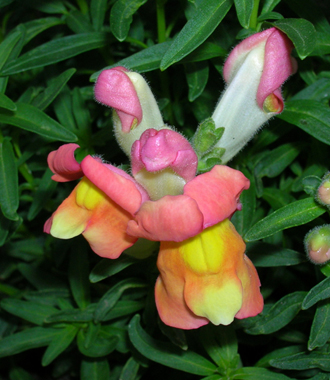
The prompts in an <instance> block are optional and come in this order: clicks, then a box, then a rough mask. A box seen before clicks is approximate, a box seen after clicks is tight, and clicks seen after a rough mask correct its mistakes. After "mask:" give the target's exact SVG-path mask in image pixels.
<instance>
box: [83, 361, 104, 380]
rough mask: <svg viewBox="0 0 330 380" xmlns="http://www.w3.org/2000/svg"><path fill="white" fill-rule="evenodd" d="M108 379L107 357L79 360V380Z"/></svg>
mask: <svg viewBox="0 0 330 380" xmlns="http://www.w3.org/2000/svg"><path fill="white" fill-rule="evenodd" d="M92 379H93V380H110V367H109V362H108V359H106V358H104V359H89V358H84V359H83V360H82V361H81V367H80V380H92Z"/></svg>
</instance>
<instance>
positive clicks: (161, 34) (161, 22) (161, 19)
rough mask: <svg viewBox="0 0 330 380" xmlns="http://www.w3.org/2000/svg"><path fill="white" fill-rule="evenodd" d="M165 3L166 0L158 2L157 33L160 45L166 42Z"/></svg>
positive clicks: (158, 0)
mask: <svg viewBox="0 0 330 380" xmlns="http://www.w3.org/2000/svg"><path fill="white" fill-rule="evenodd" d="M165 2H166V1H164V0H157V31H158V43H159V44H161V43H162V42H165V41H166V21H165V7H164V5H165Z"/></svg>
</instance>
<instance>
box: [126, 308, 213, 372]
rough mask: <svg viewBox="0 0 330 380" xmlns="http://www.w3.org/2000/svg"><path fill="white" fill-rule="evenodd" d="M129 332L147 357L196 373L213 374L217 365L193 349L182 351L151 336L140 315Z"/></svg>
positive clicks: (134, 319)
mask: <svg viewBox="0 0 330 380" xmlns="http://www.w3.org/2000/svg"><path fill="white" fill-rule="evenodd" d="M128 333H129V337H130V340H131V342H132V343H133V345H134V347H135V348H136V349H137V350H138V351H139V352H140V353H141V354H142V355H144V356H145V357H146V358H148V359H150V360H152V361H154V362H156V363H160V364H162V365H165V366H167V367H170V368H175V369H178V370H180V371H184V372H188V373H192V374H195V375H202V376H207V375H212V374H213V373H214V372H215V371H216V366H215V365H214V364H212V363H211V362H209V361H208V360H206V359H205V358H204V357H203V356H200V355H198V354H196V353H195V352H192V351H182V350H180V349H179V348H177V347H176V346H174V345H173V344H171V343H165V342H160V341H157V340H155V339H153V338H151V337H150V336H149V335H148V334H147V333H146V332H145V331H144V330H143V329H142V327H141V326H140V316H139V315H136V316H135V317H133V318H132V320H131V322H130V324H129V326H128Z"/></svg>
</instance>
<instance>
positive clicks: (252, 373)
mask: <svg viewBox="0 0 330 380" xmlns="http://www.w3.org/2000/svg"><path fill="white" fill-rule="evenodd" d="M231 376H233V377H232V378H233V379H235V378H236V379H242V380H245V379H250V380H256V379H262V380H290V379H291V377H287V376H285V375H283V374H281V373H276V372H272V371H270V370H268V369H266V368H256V367H244V368H239V369H237V370H236V371H234V373H232V374H231Z"/></svg>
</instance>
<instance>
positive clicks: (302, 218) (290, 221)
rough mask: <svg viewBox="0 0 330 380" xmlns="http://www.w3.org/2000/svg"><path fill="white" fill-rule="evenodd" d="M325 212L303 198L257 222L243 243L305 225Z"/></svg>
mask: <svg viewBox="0 0 330 380" xmlns="http://www.w3.org/2000/svg"><path fill="white" fill-rule="evenodd" d="M325 212H326V210H325V209H324V208H323V207H321V206H320V205H318V204H317V203H316V202H315V201H314V199H313V198H305V199H301V200H299V201H296V202H293V203H291V204H288V205H287V206H284V207H282V208H280V209H278V210H276V211H274V212H273V213H272V214H270V215H268V216H266V217H265V218H263V219H261V220H259V221H258V222H257V223H256V224H255V225H254V226H253V227H252V228H251V229H250V230H249V231H248V232H247V233H246V234H245V235H244V240H245V241H255V240H259V239H263V238H265V237H267V236H271V235H274V234H275V233H276V232H279V231H283V230H285V229H287V228H292V227H296V226H300V225H302V224H306V223H308V222H310V221H311V220H314V219H316V218H317V217H319V216H320V215H322V214H324V213H325Z"/></svg>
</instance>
